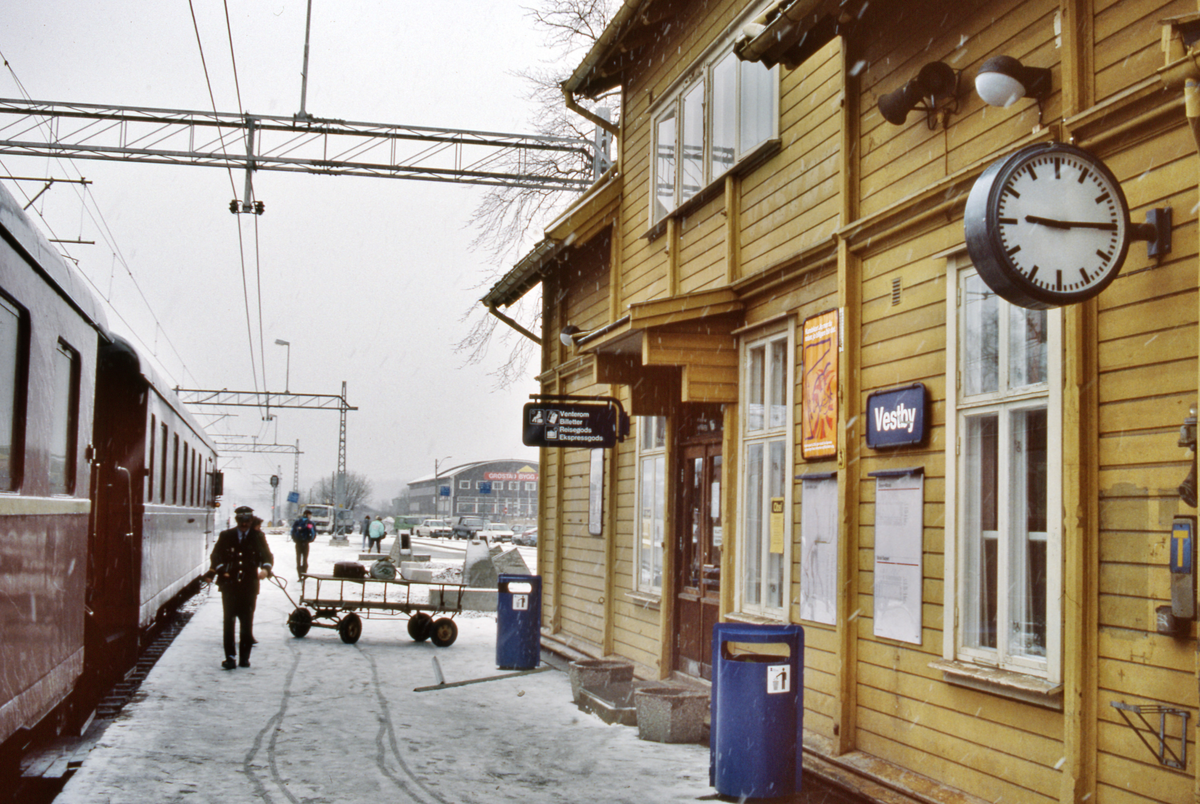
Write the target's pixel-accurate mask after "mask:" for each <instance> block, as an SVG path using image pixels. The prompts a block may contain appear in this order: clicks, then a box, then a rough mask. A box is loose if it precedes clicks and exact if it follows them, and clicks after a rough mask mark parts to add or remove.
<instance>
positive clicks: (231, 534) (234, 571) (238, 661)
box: [204, 505, 275, 670]
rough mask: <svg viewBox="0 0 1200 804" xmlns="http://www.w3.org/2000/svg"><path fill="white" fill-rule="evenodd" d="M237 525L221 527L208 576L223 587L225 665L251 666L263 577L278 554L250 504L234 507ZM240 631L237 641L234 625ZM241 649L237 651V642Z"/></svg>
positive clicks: (223, 664) (269, 570) (218, 586)
mask: <svg viewBox="0 0 1200 804" xmlns="http://www.w3.org/2000/svg"><path fill="white" fill-rule="evenodd" d="M233 513H234V521H235V522H236V523H237V526H236V527H232V528H229V529H228V530H223V531H221V533H220V535H219V536H217V543H216V544H215V545H214V546H213V551H212V557H211V561H210V564H209V569H208V572H207V573H206V574H205V576H204V577H205V578H206V579H207V580H210V581H211V580H213V579H214V578H215V579H216V582H217V588H218V589H220V590H221V609H222V611H223V612H224V614H225V661H223V662H222V663H221V667H223V668H225V669H226V670H232V669H234V668H235V667H239V666H240V667H249V666H250V649H251V648H253V647H254V607H255V605H256V604H257V602H258V588H259V580H260V579H262V578H266V577H267V576H269V575H270V574H271V565H272V564H274V563H275V557H274V556H273V555H271V548H270V547H269V546H268V545H267V537H266V534H264V533H263V531H262V520H261V519H259V518H258V517H256V516H255V515H254V509H252V508H251V507H250V506H248V505H243V506H239V507H238V508H237V509H235V510H234V512H233ZM235 623H236V625H237V628H238V630H239V631H240V634H239V636H240V637H241V639H240V641H237V642H236V643H235V640H234V625H235ZM235 644H236V645H237V652H236V653H235V652H234V645H235Z"/></svg>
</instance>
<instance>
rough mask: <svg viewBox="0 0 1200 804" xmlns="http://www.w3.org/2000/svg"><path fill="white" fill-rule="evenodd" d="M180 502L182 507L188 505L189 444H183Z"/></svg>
mask: <svg viewBox="0 0 1200 804" xmlns="http://www.w3.org/2000/svg"><path fill="white" fill-rule="evenodd" d="M179 491H180V495H179V502H180V504H181V505H187V492H188V443H187V442H186V441H184V442H183V469H182V470H181V474H180V476H179Z"/></svg>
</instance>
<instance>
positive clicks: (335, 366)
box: [0, 0, 547, 510]
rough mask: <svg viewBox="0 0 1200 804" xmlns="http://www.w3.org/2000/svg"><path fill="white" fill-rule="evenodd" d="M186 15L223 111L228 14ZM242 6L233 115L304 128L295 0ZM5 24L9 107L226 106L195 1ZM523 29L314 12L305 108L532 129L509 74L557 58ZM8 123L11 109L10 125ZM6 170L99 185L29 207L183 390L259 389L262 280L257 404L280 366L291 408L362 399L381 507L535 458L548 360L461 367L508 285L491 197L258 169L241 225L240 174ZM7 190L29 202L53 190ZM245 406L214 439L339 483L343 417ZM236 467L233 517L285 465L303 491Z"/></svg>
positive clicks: (238, 1)
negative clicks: (476, 330) (491, 279)
mask: <svg viewBox="0 0 1200 804" xmlns="http://www.w3.org/2000/svg"><path fill="white" fill-rule="evenodd" d="M193 5H194V8H195V14H196V19H197V23H198V26H199V30H200V41H201V45H202V46H203V52H204V57H205V60H206V62H207V67H208V73H209V76H210V79H211V81H212V90H213V95H214V96H215V98H216V107H217V109H218V110H219V111H227V112H235V111H238V105H239V104H238V98H237V94H236V91H235V85H234V79H233V68H232V63H233V61H232V59H231V58H230V47H229V38H228V34H227V33H226V26H225V13H224V12H225V7H226V6H225V4H222V3H221V2H217V0H193ZM227 6H228V9H229V16H230V22H231V27H232V32H233V48H234V55H235V56H236V63H237V75H238V83H239V85H240V92H241V107H242V110H243V111H249V112H253V113H261V114H273V115H286V116H290V115H292V114H294V113H296V112H297V111H299V109H300V88H301V81H300V73H301V65H302V58H303V46H304V25H305V12H306V5H305V2H304V0H266V1H265V2H264V1H263V0H228V2H227ZM0 9H3V18H4V20H5V24H4V26H3V29H2V30H0V52H2V53H3V56H4V59H5V61H6V66H5V68H4V70H3V72H2V74H0V96H2V97H9V98H21V97H22V96H23V94H24V93H27V94H28V97H31V98H33V99H35V100H50V101H64V102H66V101H70V102H80V103H96V104H109V105H119V106H143V107H162V108H171V109H196V110H210V109H211V108H212V103H211V101H210V99H209V94H208V90H207V88H206V84H205V75H204V69H203V67H202V64H201V57H200V47H199V46H198V45H197V38H196V33H195V31H194V29H193V23H192V16H191V11H190V10H189V4H188V3H187V2H184V0H175V1H174V2H168V3H163V2H161V0H155V2H149V1H148V0H125V1H124V2H121V3H94V2H83V0H38V2H28V0H0ZM525 15H526V12H525V11H524V10H523V9H522V8H521V7H520V5H519V4H517V3H496V2H486V1H484V0H478V1H472V2H453V3H418V2H396V0H355V2H352V3H348V2H334V1H333V0H313V23H312V35H311V51H310V61H309V80H308V92H307V99H306V104H305V107H306V111H307V112H308V113H309V114H311V115H313V116H316V117H329V118H340V119H345V120H354V121H366V122H379V123H397V124H406V125H420V126H434V127H449V128H463V129H472V130H486V131H501V132H515V133H520V132H529V131H532V126H531V124H530V122H529V120H530V118H531V116H532V115H533V113H534V112H533V109H532V107H531V105H530V104H529V103H528V102H527V101H525V99H524V98H525V93H526V91H527V87H526V85H525V83H524V82H523V81H522V80H521V79H520V78H518V77H515V76H514V75H513V73H514V72H515V71H517V70H521V69H524V68H528V67H530V66H535V65H536V64H538V63H539V62H541V61H544V60H545V59H546V58H547V54H546V53H545V51H544V49H543V47H542V42H541V38H540V34H539V33H538V32H537V31H536V30H534V29H533V28H532V26H531V24H530V22H529V20H528V19H527V17H526V16H525ZM18 80H19V81H20V86H18V83H17V81H18ZM22 88H23V89H22ZM8 123H9V120H7V119H5V116H0V126H3V125H6V124H8ZM5 137H6V135H5V134H4V133H3V131H0V138H5ZM0 172H2V173H3V174H5V175H16V176H34V177H42V176H45V177H56V178H72V177H76V178H77V177H78V176H79V175H83V176H86V177H87V178H88V179H89V180H91V181H93V182H94V183H93V184H92V185H91V186H90V187H88V189H87V192H88V193H90V194H91V196H92V199H93V200H94V203H92V202H89V203H88V204H87V205H86V206H85V205H84V203H83V202H82V201H81V197H80V190H79V188H78V187H77V186H73V185H56V186H54V187H53V188H52V189H50V190H49V191H47V192H46V193H45V194H43V195H42V196H41V198H40V199H39V200H38V201H37V202H36V204H35V205H34V208H35V209H36V210H38V211H39V212H41V214H42V215H43V216H44V218H41V219H39V218H37V217H36V216H35V220H37V221H38V224H39V225H40V226H41V227H42V228H43V231H44V232H46V233H47V236H49V237H57V238H62V239H81V240H94V241H96V245H64V246H62V248H63V250H64V252H65V253H67V254H69V255H70V256H71V257H72V258H73V259H75V260H76V261H77V263H78V265H79V267H80V268H81V269H82V270H83V271H84V272H85V274H86V275H87V276H89V277H90V278H91V279H92V281H93V282H95V284H96V285H97V286H98V287H99V289H100V291H101V293H102V295H104V296H106V297H108V298H109V300H110V302H111V304H112V306H113V308H114V309H115V310H116V313H117V314H114V315H110V324H111V325H112V327H113V329H114V330H115V331H117V332H119V333H122V334H124V333H128V332H129V331H130V330H132V332H133V334H135V335H136V337H137V338H138V339H140V341H141V342H142V343H144V344H146V346H145V347H143V348H148V349H149V350H151V351H153V352H154V353H155V354H156V356H157V357H158V359H159V362H160V366H161V368H162V370H164V371H165V372H166V373H167V375H168V376H169V377H170V379H171V380H172V381H173V382H175V383H178V384H179V385H180V386H182V387H193V388H194V387H199V388H214V389H219V388H227V389H231V390H255V381H256V377H255V374H256V373H258V374H259V376H258V377H257V382H258V383H259V389H260V390H261V389H262V383H263V380H262V377H261V370H260V366H261V365H262V364H261V363H260V359H259V357H258V349H259V330H258V326H259V315H258V309H257V308H258V304H259V299H258V296H257V292H256V288H255V286H256V284H258V283H259V282H261V289H262V300H261V307H262V339H263V343H264V344H265V349H264V358H263V363H265V374H266V387H268V388H269V389H270V390H272V391H280V390H283V387H284V383H285V373H288V374H289V376H288V377H286V380H287V384H288V385H289V386H290V390H291V391H293V392H299V393H322V394H336V393H338V392H339V391H340V389H341V383H342V382H343V381H345V382H347V384H348V399H349V402H350V404H351V405H356V406H357V407H358V408H359V410H358V411H356V412H352V413H350V414H349V417H348V425H347V430H348V438H347V468H348V469H349V470H351V471H357V472H361V473H363V474H365V475H367V476H368V477H369V478H370V479H371V480H372V481H373V483H374V485H375V499H376V500H383V499H389V498H391V497H392V496H394V495H395V494H396V493H397V492H398V491H399V490H400V488H401V486H402V485H403V484H404V483H405V482H406V481H408V480H411V479H414V478H416V477H417V476H420V475H425V474H430V473H432V472H433V468H434V461H435V460H436V459H443V458H446V457H447V456H449V457H450V458H451V460H450V461H447V462H446V464H444V465H447V464H449V465H452V464H458V463H464V462H468V461H474V460H483V459H491V458H527V459H529V460H531V461H536V459H537V452H536V450H531V449H528V448H526V447H524V446H522V444H521V435H520V433H521V428H520V409H521V405H522V404H523V403H524V402H526V401H528V395H529V394H530V393H532V392H535V391H536V390H537V386H536V383H535V382H534V380H533V374H534V373H536V370H537V366H536V364H533V363H531V365H530V366H529V367H528V372H527V375H528V376H529V380H528V381H527V382H525V383H522V384H519V385H518V386H517V387H513V388H511V389H509V390H507V391H497V390H495V388H494V386H495V383H494V381H493V379H492V378H491V377H489V376H488V372H489V371H493V370H495V368H496V366H497V363H498V362H499V361H501V360H503V359H504V356H505V355H506V351H502V350H499V349H493V350H492V355H491V359H490V360H489V361H488V362H487V363H486V364H485V365H482V366H469V367H464V358H463V356H462V355H460V354H456V353H455V351H454V346H455V344H456V343H457V342H458V341H459V340H460V339H461V338H462V337H463V335H464V334H465V332H466V328H467V324H465V323H463V321H462V317H463V315H464V313H465V312H466V311H467V310H468V308H470V307H471V306H472V305H473V304H474V303H475V301H476V300H477V299H478V298H479V297H480V296H482V295H483V293H484V292H485V291H486V286H485V287H480V284H481V283H484V282H486V277H487V276H488V272H489V270H494V269H495V266H491V265H489V262H488V258H487V255H485V254H482V253H477V252H473V251H471V250H470V248H469V243H470V241H471V240H472V238H473V236H474V234H475V233H474V231H473V230H471V229H469V228H468V227H467V220H468V217H469V215H470V213H471V211H472V210H473V209H474V208H475V206H476V204H477V203H478V201H479V199H480V198H481V196H482V193H483V192H484V188H479V187H470V186H465V185H464V186H459V185H446V184H433V183H428V182H416V181H398V180H391V179H368V178H354V177H330V176H313V175H307V174H290V173H280V172H268V171H260V172H258V173H257V174H256V175H255V178H254V188H255V196H256V198H258V199H259V200H261V201H263V202H264V203H265V205H266V214H264V215H262V216H260V217H257V218H255V217H254V216H250V215H239V216H234V215H231V214H230V213H229V209H228V207H229V201H230V200H231V198H232V197H233V193H234V189H235V188H236V192H237V194H238V196H239V197H241V195H242V185H243V181H244V174H242V173H238V172H236V171H235V173H234V175H233V184H232V185H231V181H230V175H229V173H228V172H227V171H225V170H221V169H215V168H208V167H192V166H179V167H176V166H161V165H136V164H118V163H112V162H99V161H76V162H74V163H68V162H62V161H57V160H48V159H43V158H37V159H35V158H28V157H24V158H22V157H9V156H4V157H0ZM6 185H7V186H8V187H9V188H10V190H11V191H12V192H13V193H14V195H15V196H16V197H17V198H18V199H24V198H27V197H32V196H33V195H34V194H35V193H36V192H37V191H38V190H40V189H41V185H40V184H36V183H31V182H20V183H14V182H11V181H9V182H6ZM22 203H24V201H23V200H22ZM96 209H98V210H99V212H98V213H97V212H95V211H94V210H96ZM101 215H102V218H101V217H100V216H101ZM97 221H100V223H97ZM256 223H257V234H256V232H255V224H256ZM101 225H104V226H107V228H108V229H109V230H110V231H111V235H108V236H107V237H106V236H105V235H104V234H102V233H101V231H100V228H101ZM239 228H240V230H241V238H242V241H243V245H244V253H245V255H246V257H245V259H246V274H245V276H246V278H247V281H248V282H249V284H250V292H249V306H250V308H251V309H250V319H251V333H250V334H248V332H247V313H246V307H247V301H246V299H247V296H246V295H244V293H243V271H242V257H241V256H239ZM256 237H257V242H258V255H259V257H258V260H259V263H258V265H257V266H256V264H255V248H254V241H255V238H256ZM532 245H533V243H529V244H527V246H532ZM125 265H127V266H128V268H129V270H130V271H131V272H132V274H133V277H134V279H136V283H137V286H138V287H140V289H141V292H142V293H144V294H145V296H146V298H147V299H148V300H149V305H150V308H149V309H147V307H146V305H145V304H144V303H143V302H142V301H141V299H140V297H139V295H138V291H137V290H136V289H135V287H134V284H133V282H132V281H131V280H130V278H129V276H128V274H127V273H126V270H125V267H124V266H125ZM501 267H503V268H507V267H509V266H507V265H505V266H501ZM489 284H490V283H489ZM118 314H119V315H118ZM122 319H124V320H122ZM276 338H281V339H284V340H286V341H290V343H291V348H290V356H291V360H290V372H288V369H287V366H286V362H287V356H288V355H287V351H288V350H287V349H285V348H284V347H282V346H277V345H275V339H276ZM168 341H169V344H170V345H168ZM251 341H253V349H254V355H255V357H254V359H253V362H252V360H251ZM172 346H173V347H174V349H172ZM176 350H177V353H176ZM252 366H253V368H252ZM232 412H233V413H234V414H236V415H235V416H231V417H229V418H225V419H222V420H221V421H219V422H217V423H215V424H213V425H212V426H211V427H210V428H209V431H210V433H213V434H215V435H218V436H224V435H225V434H233V435H240V436H258V437H259V438H260V439H261V440H263V441H266V442H275V441H278V442H279V443H284V444H294V443H295V442H296V440H297V439H299V441H300V449H301V450H302V451H303V455H302V456H301V458H300V488H301V490H302V491H306V490H307V489H308V488H309V487H310V486H311V485H312V484H313V483H314V482H315V481H316V479H317V478H318V477H319V476H322V475H324V476H329V475H331V474H332V473H333V471H334V470H335V468H336V463H337V434H338V416H337V414H336V413H334V412H316V411H312V412H310V411H282V412H280V413H279V415H278V418H277V419H276V421H275V422H271V423H265V422H263V421H262V416H261V412H260V411H257V410H252V409H240V410H233V411H232ZM201 421H207V419H202V420H201ZM222 465H223V467H224V468H225V472H226V502H227V503H233V504H241V503H243V502H250V503H251V504H254V505H256V507H259V509H260V510H262V509H263V507H269V504H270V489H269V486H268V477H269V475H270V474H271V473H273V472H274V471H276V468H277V467H281V468H282V475H283V483H282V484H281V486H283V487H290V485H291V478H292V472H293V468H292V458H291V456H260V455H238V456H230V457H227V458H226V459H224V460H223V461H222Z"/></svg>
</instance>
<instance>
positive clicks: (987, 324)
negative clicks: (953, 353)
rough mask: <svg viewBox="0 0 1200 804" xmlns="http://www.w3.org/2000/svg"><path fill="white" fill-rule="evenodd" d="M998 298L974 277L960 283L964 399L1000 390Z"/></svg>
mask: <svg viewBox="0 0 1200 804" xmlns="http://www.w3.org/2000/svg"><path fill="white" fill-rule="evenodd" d="M999 309H1000V308H999V297H998V296H996V294H995V293H993V292H992V291H991V289H990V288H989V287H988V286H987V285H985V284H984V282H983V280H982V279H980V278H979V276H978V275H977V274H972V275H971V276H970V277H968V278H967V280H966V281H965V282H964V283H963V326H964V332H963V335H964V338H963V343H962V344H961V348H962V354H963V375H964V376H963V392H964V393H965V394H966V395H967V396H973V395H975V394H986V393H994V392H996V391H997V390H999V388H1000V337H999V328H1000V313H999Z"/></svg>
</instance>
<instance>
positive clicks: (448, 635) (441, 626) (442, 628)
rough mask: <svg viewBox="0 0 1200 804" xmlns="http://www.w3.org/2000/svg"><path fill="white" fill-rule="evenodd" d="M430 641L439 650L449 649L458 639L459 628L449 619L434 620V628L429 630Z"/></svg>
mask: <svg viewBox="0 0 1200 804" xmlns="http://www.w3.org/2000/svg"><path fill="white" fill-rule="evenodd" d="M429 639H430V641H431V642H433V644H435V645H437V646H438V647H439V648H448V647H450V646H451V645H453V644H454V640H456V639H458V626H457V625H455V623H454V620H451V619H450V618H449V617H442V618H441V619H440V620H434V622H433V627H432V628H430V629H429Z"/></svg>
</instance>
